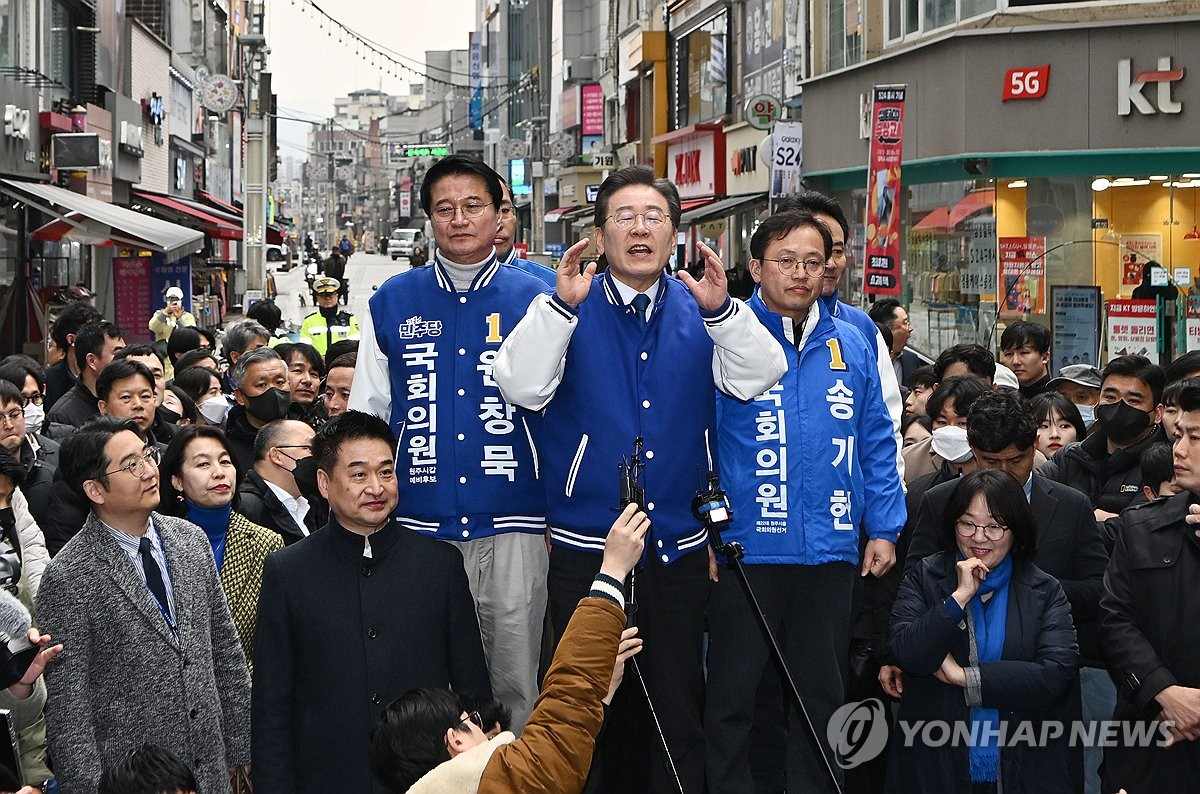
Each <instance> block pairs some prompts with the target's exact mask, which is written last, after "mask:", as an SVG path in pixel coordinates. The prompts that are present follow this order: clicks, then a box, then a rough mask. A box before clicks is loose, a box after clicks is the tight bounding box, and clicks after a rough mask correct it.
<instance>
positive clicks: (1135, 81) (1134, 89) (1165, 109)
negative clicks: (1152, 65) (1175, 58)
mask: <svg viewBox="0 0 1200 794" xmlns="http://www.w3.org/2000/svg"><path fill="white" fill-rule="evenodd" d="M1182 79H1183V69H1182V68H1180V69H1172V68H1171V58H1170V56H1168V57H1166V58H1159V59H1158V69H1155V70H1153V71H1149V72H1138V74H1137V75H1136V76H1135V75H1134V74H1133V59H1132V58H1123V59H1122V60H1119V61H1117V115H1119V116H1128V115H1129V114H1130V112H1131V110H1132V109H1133V108H1137V111H1138V113H1141V114H1142V115H1143V116H1153V115H1154V114H1155V112H1156V111H1155V109H1154V105H1152V104H1150V101H1149V100H1148V99H1146V96H1145V95H1144V94H1143V93H1142V89H1143V88H1145V86H1146V83H1157V84H1158V91H1157V97H1156V99H1157V100H1158V111H1157V112H1160V113H1179V112H1181V111H1182V110H1183V103H1182V102H1176V101H1175V100H1173V99H1171V84H1172V83H1174V82H1176V81H1178V80H1182Z"/></svg>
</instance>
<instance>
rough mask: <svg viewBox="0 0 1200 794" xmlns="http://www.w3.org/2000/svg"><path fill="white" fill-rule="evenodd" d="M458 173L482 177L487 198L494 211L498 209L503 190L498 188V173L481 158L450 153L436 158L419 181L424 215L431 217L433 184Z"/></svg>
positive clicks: (502, 197) (502, 199)
mask: <svg viewBox="0 0 1200 794" xmlns="http://www.w3.org/2000/svg"><path fill="white" fill-rule="evenodd" d="M458 174H462V175H464V176H477V177H479V178H480V179H482V180H483V184H484V185H485V186H486V188H487V194H488V198H490V199H491V200H492V206H493V207H495V208H496V212H499V211H500V204H501V203H502V202H503V201H504V191H503V190H501V188H500V175H499V174H497V173H496V172H495V170H493V169H492V168H491V166H489V165H487V164H486V163H484V162H483V161H482V160H476V159H475V158H474V157H467V156H466V155H463V154H452V155H450V156H449V157H443V158H442V159H441V160H438V161H437V162H436V163H434V164H433V166H432V167H431V168H430V169H429V170H428V171H426V172H425V181H424V182H422V183H421V209H423V210H424V211H425V214H426V215H428V216H429V217H431V218H432V217H433V212H432V209H433V188H434V185H436V184H437V183H438V182H440V181H441V180H442V179H444V178H445V177H448V176H456V175H458Z"/></svg>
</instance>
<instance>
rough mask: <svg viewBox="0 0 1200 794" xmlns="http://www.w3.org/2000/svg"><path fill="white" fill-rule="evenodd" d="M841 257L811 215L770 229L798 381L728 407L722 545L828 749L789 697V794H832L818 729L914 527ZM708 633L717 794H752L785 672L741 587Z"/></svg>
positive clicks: (762, 266)
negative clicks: (762, 691)
mask: <svg viewBox="0 0 1200 794" xmlns="http://www.w3.org/2000/svg"><path fill="white" fill-rule="evenodd" d="M832 250H833V238H832V236H831V234H830V230H829V228H828V227H827V226H826V225H825V224H824V223H822V222H820V221H819V220H817V219H816V218H815V217H814V216H813V215H811V214H810V213H808V212H805V211H800V210H793V211H787V212H780V213H777V214H775V215H773V216H772V217H770V218H768V219H767V220H765V221H763V223H762V224H760V225H759V227H758V229H757V230H756V231H755V232H754V235H753V237H751V239H750V252H751V256H752V257H753V258H752V259H751V260H750V275H751V276H752V277H753V278H754V281H755V282H756V283H757V284H758V288H757V289H756V290H755V292H754V295H753V296H752V297H751V299H750V302H749V306H750V309H751V310H752V311H753V314H754V316H755V317H756V319H757V320H758V322H759V323H760V324H761V327H763V328H765V329H768V330H769V332H770V333H771V334H772V336H773V337H774V338H775V339H776V340H777V341H778V342H779V344H780V345H781V346H782V348H783V350H785V351H786V355H787V360H788V371H787V373H786V374H785V375H784V376H783V379H782V380H781V381H780V382H779V384H778V385H777V386H775V387H773V388H771V389H768V390H767V391H766V392H764V393H762V394H760V395H758V396H757V397H753V398H752V399H750V400H748V401H742V400H738V399H735V398H733V397H730V396H727V395H724V394H722V395H718V397H717V415H718V417H719V422H718V425H719V439H720V445H719V446H720V461H721V478H722V481H723V484H724V486H725V488H726V489H727V491H728V494H729V499H730V502H731V504H732V513H733V519H732V522H731V523H730V524H729V525H728V527H727V528H726V529H725V531H724V537H723V540H724V541H725V542H727V543H728V542H731V541H737V542H739V543H741V544H742V546H743V547H744V548H745V552H746V556H745V563H746V570H747V577H748V578H749V580H750V581H751V583H752V584H753V587H754V591H755V594H756V596H757V597H758V600H759V602H760V604H761V607H762V611H763V614H764V615H765V617H766V619H767V620H768V621H769V623H770V624H771V627H772V629H773V631H774V634H775V636H776V638H777V639H778V640H779V641H780V646H781V650H782V652H783V655H784V660H785V663H786V664H787V667H788V670H789V672H790V673H791V676H792V679H793V680H794V681H795V682H796V684H797V686H798V687H799V690H800V695H801V696H802V697H803V699H804V705H805V706H806V707H807V711H808V715H809V716H810V718H811V720H812V724H813V725H814V726H818V728H817V733H818V734H819V735H820V745H819V746H818V745H817V744H815V743H814V741H813V739H812V738H811V737H810V736H809V735H808V734H807V732H806V731H805V729H804V728H803V727H802V725H803V723H802V721H801V718H800V715H799V712H798V710H797V709H796V705H795V704H794V703H792V699H793V698H792V694H791V692H789V691H787V690H785V691H784V695H783V696H784V698H785V699H786V700H785V703H786V704H787V707H788V728H787V742H786V745H787V749H786V759H785V769H786V778H787V779H786V788H787V790H788V791H793V790H797V791H799V790H813V791H825V790H831V789H832V786H831V785H830V781H829V774H830V773H829V771H828V770H831V769H836V768H837V767H836V766H835V765H834V764H833V763H832V758H833V756H832V754H831V753H830V748H829V745H828V743H827V741H826V736H825V731H824V729H823V728H822V727H821V726H824V725H826V724H828V723H829V720H830V717H831V716H832V715H833V712H834V711H835V710H836V709H837V708H838V707H839V706H841V705H842V703H843V700H844V697H843V696H844V693H845V691H846V675H847V670H846V667H847V653H846V651H847V648H848V647H849V634H850V618H851V611H850V609H851V603H852V601H853V598H852V594H853V591H854V586H855V579H856V578H857V577H858V576H867V575H868V574H870V575H874V576H882V575H883V574H885V573H887V571H888V570H889V569H890V568H891V567H892V564H893V563H894V561H895V543H896V538H897V536H898V535H899V533H900V529H901V527H903V526H904V518H905V507H904V491H903V489H902V487H901V484H900V476H899V474H898V473H897V471H896V464H895V460H896V442H895V438H894V436H893V435H892V422H891V419H890V418H889V415H888V411H887V408H886V406H885V404H884V398H883V389H882V387H881V385H880V380H879V368H878V366H877V358H878V357H877V349H876V344H875V339H874V337H870V338H867V337H864V336H863V334H862V333H860V332H859V331H858V329H857V328H855V327H854V326H853V325H851V324H849V323H848V322H845V321H843V320H840V319H837V318H835V317H833V316H832V315H830V313H829V309H828V307H827V306H826V305H825V304H824V303H823V302H822V301H820V300H818V298H819V297H820V295H821V288H822V281H823V277H824V274H825V269H826V262H828V261H829V258H830V256H831V254H832ZM860 532H861V533H863V534H865V535H866V537H867V542H866V548H865V552H860V548H861V546H860ZM860 560H861V564H860ZM708 619H709V630H710V634H709V646H708V681H709V687H708V690H707V695H708V699H707V702H706V703H705V712H704V725H705V728H706V733H707V736H708V739H709V744H708V746H709V753H708V790H709V792H712V793H713V794H726V793H728V794H733V793H734V792H745V791H753V790H755V785H754V780H753V776H752V774H751V765H750V737H751V732H752V729H753V727H754V725H755V722H756V721H759V722H760V727H761V718H762V717H763V716H764V715H763V714H762V713H760V712H758V711H757V709H758V708H762V706H761V701H758V702H756V693H757V692H758V689H759V685H760V683H761V682H762V681H763V680H764V677H765V676H768V675H774V670H775V667H774V662H773V660H772V659H771V657H770V655H769V652H768V646H767V641H766V637H765V634H764V632H763V631H762V629H761V628H760V626H759V623H758V621H757V616H756V614H755V611H754V608H753V607H752V606H751V604H750V601H749V599H748V598H747V595H746V592H745V590H744V588H743V587H742V584H741V582H739V581H738V580H737V579H736V578H734V577H732V576H723V577H721V580H720V581H719V582H718V583H717V585H716V586H715V587H714V588H713V594H712V599H711V600H710V601H709V604H708ZM647 645H649V641H647ZM765 716H768V717H769V716H771V714H770V713H766V715H765ZM822 755H824V756H825V758H822ZM826 758H828V759H830V760H829V761H828V762H827V761H826V760H825V759H826Z"/></svg>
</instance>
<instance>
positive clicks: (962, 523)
mask: <svg viewBox="0 0 1200 794" xmlns="http://www.w3.org/2000/svg"><path fill="white" fill-rule="evenodd" d="M954 531H955V532H957V533H958V536H959V537H960V538H973V537H975V533H976V532H979V531H982V532H983V536H984V537H985V538H987V539H988V540H993V541H994V540H1000V538H1002V537H1004V533H1005V532H1007V531H1008V527H1006V526H1004V525H1003V524H976V523H974V522H972V521H967V520H966V519H965V518H960V519H958V521H955V522H954Z"/></svg>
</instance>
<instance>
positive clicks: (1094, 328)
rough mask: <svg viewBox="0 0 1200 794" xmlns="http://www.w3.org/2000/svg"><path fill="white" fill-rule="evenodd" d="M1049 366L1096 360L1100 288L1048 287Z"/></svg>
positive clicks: (1056, 371)
mask: <svg viewBox="0 0 1200 794" xmlns="http://www.w3.org/2000/svg"><path fill="white" fill-rule="evenodd" d="M1050 307H1051V308H1050V311H1051V318H1050V321H1051V326H1052V338H1051V342H1050V370H1051V372H1053V374H1054V375H1055V376H1057V375H1059V374H1060V373H1061V372H1062V368H1063V367H1065V366H1068V365H1071V364H1091V365H1092V366H1093V367H1094V366H1097V365H1096V362H1097V361H1099V360H1100V288H1099V287H1052V288H1051V295H1050Z"/></svg>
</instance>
